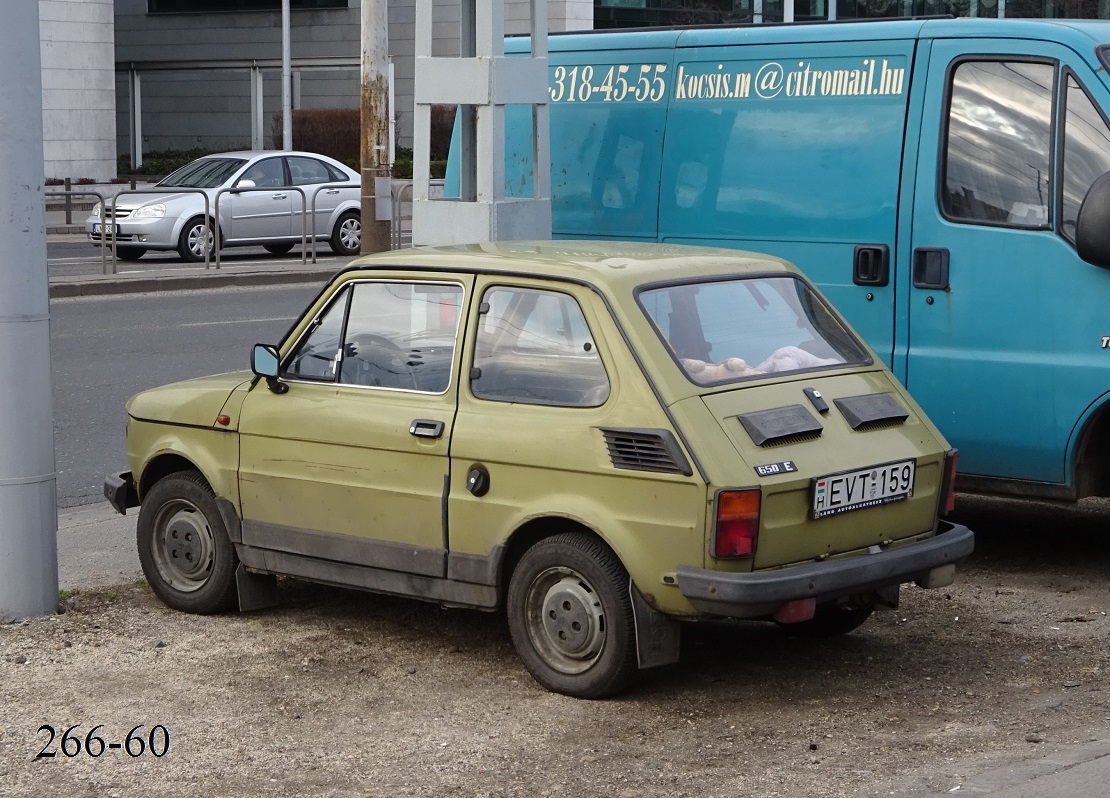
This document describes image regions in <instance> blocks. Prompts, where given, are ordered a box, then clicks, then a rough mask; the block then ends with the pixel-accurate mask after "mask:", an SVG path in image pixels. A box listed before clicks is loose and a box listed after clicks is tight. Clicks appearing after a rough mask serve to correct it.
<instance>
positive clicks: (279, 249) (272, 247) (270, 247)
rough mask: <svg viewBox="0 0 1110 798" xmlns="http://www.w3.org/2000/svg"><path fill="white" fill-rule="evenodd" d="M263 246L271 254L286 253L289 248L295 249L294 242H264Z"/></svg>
mask: <svg viewBox="0 0 1110 798" xmlns="http://www.w3.org/2000/svg"><path fill="white" fill-rule="evenodd" d="M262 248H263V249H264V250H266V251H267V252H269V253H270V254H271V255H284V254H285V253H286V252H288V251H289V250H291V249H293V245H292V244H263V245H262Z"/></svg>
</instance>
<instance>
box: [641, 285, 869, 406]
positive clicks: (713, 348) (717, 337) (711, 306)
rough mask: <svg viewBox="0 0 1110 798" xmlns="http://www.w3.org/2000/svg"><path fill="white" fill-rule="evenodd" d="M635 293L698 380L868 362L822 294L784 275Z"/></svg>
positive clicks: (731, 379)
mask: <svg viewBox="0 0 1110 798" xmlns="http://www.w3.org/2000/svg"><path fill="white" fill-rule="evenodd" d="M637 299H638V301H639V303H640V306H641V307H642V308H643V310H644V312H645V313H646V314H647V316H648V318H649V319H650V320H651V322H652V324H653V325H654V326H655V329H656V330H657V331H658V333H659V336H660V338H662V340H663V342H664V344H665V345H666V346H667V348H668V350H669V351H670V352H671V355H672V356H673V357H674V359H675V360H676V361H677V362H678V364H679V365H680V366H681V367H682V369H683V371H684V373H685V374H686V376H687V378H689V380H690V381H691V382H694V383H696V384H698V385H716V384H721V383H727V382H735V381H737V380H744V379H755V378H759V377H763V376H767V375H769V374H776V375H780V374H788V373H791V372H797V371H809V370H813V369H823V368H839V367H841V366H844V365H852V364H857V365H861V364H867V363H870V362H871V356H870V355H869V354H868V352H867V349H866V348H865V347H864V346H863V344H861V343H860V341H859V339H858V338H856V337H855V336H854V335H853V334H852V333H851V332H850V331H849V330H848V328H847V327H846V326H845V325H844V323H843V322H841V321H840V319H839V318H838V317H837V316H836V315H835V314H834V313H833V311H832V310H831V309H830V307H829V306H828V305H827V304H826V303H825V302H824V300H822V299H821V298H820V297H819V296H818V295H817V294H816V292H815V291H814V290H813V289H812V288H811V287H810V286H809V285H808V284H807V283H806V282H804V281H803V280H800V279H798V278H796V277H793V276H790V275H785V276H763V277H749V278H741V279H729V280H719V281H712V282H696V283H682V284H671V285H665V286H658V287H654V286H649V287H646V288H643V289H641V290H640V291H639V292H638V294H637Z"/></svg>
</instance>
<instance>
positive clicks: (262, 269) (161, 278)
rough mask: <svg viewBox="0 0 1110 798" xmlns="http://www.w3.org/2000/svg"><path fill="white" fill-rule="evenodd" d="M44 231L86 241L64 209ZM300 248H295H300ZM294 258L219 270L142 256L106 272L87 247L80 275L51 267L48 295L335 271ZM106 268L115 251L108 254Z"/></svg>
mask: <svg viewBox="0 0 1110 798" xmlns="http://www.w3.org/2000/svg"><path fill="white" fill-rule="evenodd" d="M84 215H85V214H84V212H81V213H77V212H74V214H73V218H74V220H75V221H76V220H77V219H78V217H80V219H81V221H82V222H83V221H84ZM46 234H47V237H48V239H49V240H51V241H73V242H81V243H84V242H85V241H86V238H85V232H84V227H83V225H81V224H71V225H67V224H65V214H64V212H63V211H57V210H47V212H46ZM296 251H298V250H294V252H296ZM317 254H318V255H321V254H324V255H327V254H330V252H329V250H328V248H327V245H326V244H320V243H318V244H317ZM295 257H296V256H295V255H292V253H291V257H288V258H282V259H280V260H275V259H272V258H260V259H257V260H250V261H243V260H241V259H238V258H236V259H231V260H226V261H223V262H222V263H221V264H220V267H219V268H218V269H217V268H216V263H215V261H213V262H212V263H211V264H210V266H209V268H207V269H206V268H205V267H204V264H203V263H200V264H192V263H184V262H181V261H176V260H167V259H165V258H144V259H142V260H138V261H128V262H126V263H124V262H118V263H117V265H116V268H117V273H115V274H104V273H103V270H102V269H103V267H102V265H101V260H100V251H99V249H96V248H94V247H93V246H91V245H90V246H89V261H88V264H89V265H88V268H86V269H83V270H81V271H80V273H76V274H74V273H62V271H63V270H62V269H48V279H49V283H50V298H51V299H60V298H65V297H78V296H97V295H106V294H141V293H149V292H152V291H189V290H197V289H202V288H224V287H227V286H254V285H285V284H289V283H323V282H325V281H326V280H328V279H330V278H331V277H332V276H333V275H334V274H335V273H336V271H337V268H338V267H337V266H336V264H335V261H334V260H331V261H330V262H324V263H312V257H311V255H309V256H308V258H307V262H306V263H302V262H301V261H300V260H294V258H295ZM107 264H108V269H109V270H111V264H112V255H111V251H110V250H109V252H108V253H107Z"/></svg>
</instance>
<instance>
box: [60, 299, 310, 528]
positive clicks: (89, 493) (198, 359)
mask: <svg viewBox="0 0 1110 798" xmlns="http://www.w3.org/2000/svg"><path fill="white" fill-rule="evenodd" d="M321 285H322V284H321ZM321 285H308V284H305V285H294V286H275V287H265V288H230V289H221V290H207V291H174V292H166V293H158V294H130V295H123V296H114V297H87V298H82V299H59V300H54V301H52V302H51V303H50V317H51V336H50V337H51V356H50V359H51V367H52V374H53V380H54V452H55V461H56V468H57V474H58V476H57V478H58V506H59V507H61V508H70V507H76V506H79V505H85V504H91V503H96V502H102V501H103V493H102V490H103V484H104V475H105V473H107V472H109V471H112V470H115V469H120V470H122V469H124V468H126V449H125V439H124V421H125V415H124V409H123V406H124V402H125V401H126V400H127V398H128V397H129V396H131V395H132V394H134V393H137V392H138V391H141V390H144V389H146V388H151V387H154V386H157V385H163V384H165V383H168V382H174V381H176V380H182V379H188V378H191V377H199V376H203V375H205V374H216V373H219V372H224V371H234V370H238V369H246V368H249V362H250V361H249V357H250V347H251V346H252V345H253V344H255V343H258V342H264V343H270V342H273V343H276V342H277V341H278V340H279V339H280V338H281V336H282V335H283V334H284V332H285V331H286V329H288V327H289V325H290V323H291V322H292V321H293V319H294V318H295V317H296V316H297V315H298V314H299V313H300V312H301V310H303V308H304V306H305V305H306V304H307V303H308V302H309V300H310V299H311V298H312V297H314V296H315V295H316V293H317V292H318V291H319V289H320V287H321Z"/></svg>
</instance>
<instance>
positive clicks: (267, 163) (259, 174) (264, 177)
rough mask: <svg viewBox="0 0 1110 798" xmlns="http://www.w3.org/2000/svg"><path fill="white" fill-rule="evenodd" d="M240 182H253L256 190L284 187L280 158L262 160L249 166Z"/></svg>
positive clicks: (283, 171)
mask: <svg viewBox="0 0 1110 798" xmlns="http://www.w3.org/2000/svg"><path fill="white" fill-rule="evenodd" d="M240 179H242V180H253V181H254V185H255V186H256V187H257V188H280V187H281V186H284V185H285V170H284V168H283V167H282V165H281V158H264V159H263V160H261V161H257V162H255V163H253V164H251V165H250V167H249V168H248V169H247V171H246V172H244V173H243V177H242V178H240Z"/></svg>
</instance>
